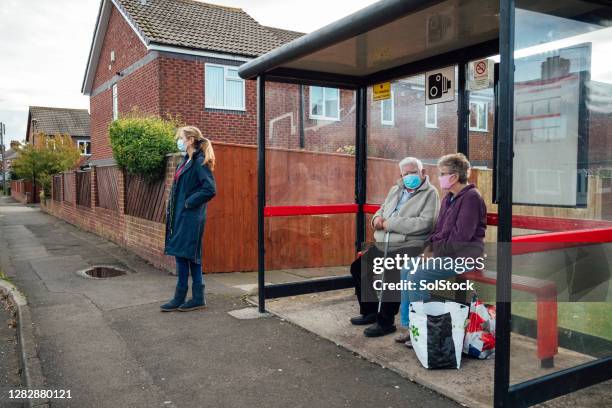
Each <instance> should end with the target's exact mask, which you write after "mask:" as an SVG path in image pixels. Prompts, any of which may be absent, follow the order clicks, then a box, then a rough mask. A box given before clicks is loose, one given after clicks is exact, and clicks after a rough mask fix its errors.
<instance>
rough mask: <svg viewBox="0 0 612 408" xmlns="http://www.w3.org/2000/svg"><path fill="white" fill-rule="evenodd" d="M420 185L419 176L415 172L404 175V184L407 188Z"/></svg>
mask: <svg viewBox="0 0 612 408" xmlns="http://www.w3.org/2000/svg"><path fill="white" fill-rule="evenodd" d="M420 185H421V178H420V177H419V176H418V175H417V174H408V175H406V176H404V186H406V188H407V189H409V190H415V189H417V188H418V187H419V186H420Z"/></svg>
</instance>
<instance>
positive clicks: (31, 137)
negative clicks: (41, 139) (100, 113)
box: [26, 106, 91, 162]
mask: <svg viewBox="0 0 612 408" xmlns="http://www.w3.org/2000/svg"><path fill="white" fill-rule="evenodd" d="M40 134H44V135H47V136H55V135H59V134H61V135H70V137H71V138H72V140H73V141H74V144H75V145H76V146H77V147H78V148H79V149H80V150H81V156H82V158H81V161H80V162H84V161H86V160H87V158H88V157H89V156H90V155H91V138H90V135H89V112H88V111H87V109H67V108H50V107H45V106H30V108H29V111H28V124H27V129H26V143H35V140H36V137H37V136H38V135H40Z"/></svg>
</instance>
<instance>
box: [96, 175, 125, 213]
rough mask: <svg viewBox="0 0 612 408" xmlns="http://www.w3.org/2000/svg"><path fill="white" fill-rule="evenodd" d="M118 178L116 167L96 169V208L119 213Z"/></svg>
mask: <svg viewBox="0 0 612 408" xmlns="http://www.w3.org/2000/svg"><path fill="white" fill-rule="evenodd" d="M119 177H121V170H119V168H118V167H117V166H104V167H96V191H97V195H98V196H97V200H96V203H97V205H98V207H101V208H106V209H108V210H112V211H119Z"/></svg>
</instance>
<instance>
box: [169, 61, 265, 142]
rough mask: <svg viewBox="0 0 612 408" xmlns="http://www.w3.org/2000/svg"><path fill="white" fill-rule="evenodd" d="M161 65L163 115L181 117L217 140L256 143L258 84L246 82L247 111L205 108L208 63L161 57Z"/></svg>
mask: <svg viewBox="0 0 612 408" xmlns="http://www.w3.org/2000/svg"><path fill="white" fill-rule="evenodd" d="M215 62H219V61H215ZM159 65H160V108H161V109H160V110H161V114H162V115H166V114H170V115H172V116H179V117H180V118H181V119H182V120H183V121H184V122H185V123H187V124H189V125H193V126H197V127H198V128H200V130H201V131H202V132H203V133H204V135H205V136H207V137H209V138H210V139H211V140H214V141H218V142H229V143H240V144H256V142H257V97H256V95H257V83H256V81H245V106H246V111H236V112H233V111H225V110H212V109H206V108H205V107H204V104H205V100H204V65H205V61H203V60H201V59H199V60H196V59H178V58H171V57H168V56H161V57H160V58H159ZM230 65H231V63H230Z"/></svg>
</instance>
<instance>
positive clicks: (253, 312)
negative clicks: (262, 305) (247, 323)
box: [227, 307, 271, 320]
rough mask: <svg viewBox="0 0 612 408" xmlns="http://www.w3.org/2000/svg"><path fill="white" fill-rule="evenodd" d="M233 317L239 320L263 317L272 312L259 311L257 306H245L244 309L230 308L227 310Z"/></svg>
mask: <svg viewBox="0 0 612 408" xmlns="http://www.w3.org/2000/svg"><path fill="white" fill-rule="evenodd" d="M227 314H229V315H230V316H232V317H235V318H236V319H238V320H249V319H260V318H262V317H270V316H271V315H270V313H259V310H258V309H257V308H256V307H245V308H244V309H236V310H230V311H229V312H227Z"/></svg>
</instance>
